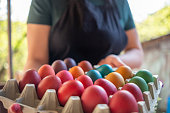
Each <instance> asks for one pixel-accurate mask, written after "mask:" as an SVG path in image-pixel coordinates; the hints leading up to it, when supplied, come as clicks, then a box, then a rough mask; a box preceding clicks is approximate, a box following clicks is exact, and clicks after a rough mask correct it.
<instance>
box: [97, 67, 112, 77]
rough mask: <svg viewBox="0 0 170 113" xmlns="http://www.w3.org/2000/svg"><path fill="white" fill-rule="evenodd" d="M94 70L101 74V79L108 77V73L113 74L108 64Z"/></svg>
mask: <svg viewBox="0 0 170 113" xmlns="http://www.w3.org/2000/svg"><path fill="white" fill-rule="evenodd" d="M96 70H97V71H99V72H100V73H101V75H102V77H103V78H104V76H105V75H108V74H109V73H111V72H113V69H112V66H111V65H109V64H103V65H101V66H100V67H98V68H97V69H96Z"/></svg>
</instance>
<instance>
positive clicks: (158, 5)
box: [0, 0, 170, 113]
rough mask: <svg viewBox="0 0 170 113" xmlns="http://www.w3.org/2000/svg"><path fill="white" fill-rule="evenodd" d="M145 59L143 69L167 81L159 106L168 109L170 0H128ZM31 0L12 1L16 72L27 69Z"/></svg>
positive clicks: (0, 36) (2, 36) (4, 47)
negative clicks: (27, 24) (27, 34)
mask: <svg viewBox="0 0 170 113" xmlns="http://www.w3.org/2000/svg"><path fill="white" fill-rule="evenodd" d="M128 2H129V5H130V8H131V11H132V15H133V18H134V21H135V24H136V27H137V30H138V34H139V36H140V41H141V43H142V46H143V49H144V53H145V58H144V63H143V65H142V67H141V69H143V68H145V69H148V70H150V71H151V72H152V73H153V74H157V75H159V78H160V80H161V81H162V82H163V83H164V87H163V89H162V91H161V95H160V98H161V99H162V100H161V101H160V102H159V105H158V108H159V111H158V112H159V113H160V112H163V111H165V110H166V102H167V97H168V95H170V0H128ZM30 4H31V0H11V19H12V22H11V24H12V33H11V37H12V53H13V58H12V60H13V62H12V63H13V73H14V75H15V74H17V73H20V72H21V71H22V70H23V66H24V64H25V62H26V56H27V42H26V21H27V16H28V12H29V8H30ZM7 13H8V10H7V0H0V81H1V82H3V81H7V80H8V79H9V76H8V68H9V65H8V32H7V31H8V30H7V27H8V25H7V23H8V21H7V17H8V16H7Z"/></svg>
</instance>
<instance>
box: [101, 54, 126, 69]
mask: <svg viewBox="0 0 170 113" xmlns="http://www.w3.org/2000/svg"><path fill="white" fill-rule="evenodd" d="M103 64H109V65H111V66H112V67H120V66H124V65H125V63H123V61H122V60H121V59H120V58H119V56H117V55H113V54H111V55H108V56H107V57H106V58H105V59H102V60H101V61H100V62H99V63H98V65H103Z"/></svg>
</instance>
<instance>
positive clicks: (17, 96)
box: [0, 75, 162, 113]
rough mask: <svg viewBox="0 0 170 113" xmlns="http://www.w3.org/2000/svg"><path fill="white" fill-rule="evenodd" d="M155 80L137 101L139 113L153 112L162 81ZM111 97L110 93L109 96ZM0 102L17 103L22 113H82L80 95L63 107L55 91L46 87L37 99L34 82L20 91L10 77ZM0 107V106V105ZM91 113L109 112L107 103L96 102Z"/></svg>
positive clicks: (1, 91) (71, 98) (156, 78)
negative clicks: (141, 99) (44, 91)
mask: <svg viewBox="0 0 170 113" xmlns="http://www.w3.org/2000/svg"><path fill="white" fill-rule="evenodd" d="M154 77H155V81H154V82H151V83H148V87H149V91H145V92H143V97H144V101H139V102H138V108H139V113H153V112H154V111H155V106H156V104H157V99H158V95H159V94H160V91H161V88H162V82H160V81H159V79H158V75H154ZM111 97H112V95H111V96H110V97H109V100H110V98H111ZM0 102H2V103H3V107H4V108H5V109H8V108H9V107H10V106H11V105H12V104H13V103H19V104H20V105H21V108H22V110H23V113H84V112H83V108H82V105H81V100H80V97H78V96H71V97H70V98H69V100H68V101H67V103H66V104H65V106H64V107H62V106H60V105H59V102H58V99H57V96H56V91H55V90H53V89H48V90H47V91H46V93H45V94H44V96H43V98H42V99H41V100H39V99H38V97H37V93H36V89H35V86H34V84H27V85H26V86H25V88H24V90H23V91H22V92H21V93H20V92H19V88H18V84H17V81H16V80H15V79H10V80H8V81H7V82H6V84H5V86H4V87H3V89H1V90H0ZM0 108H1V107H0ZM93 113H110V110H109V106H108V105H107V104H98V105H97V106H96V107H95V109H94V111H93Z"/></svg>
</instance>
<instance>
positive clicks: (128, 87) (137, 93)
mask: <svg viewBox="0 0 170 113" xmlns="http://www.w3.org/2000/svg"><path fill="white" fill-rule="evenodd" d="M121 90H127V91H129V92H130V93H132V94H133V96H134V97H135V99H136V101H137V102H138V101H144V99H143V94H142V91H141V90H140V88H139V87H138V86H137V85H136V84H134V83H127V84H125V85H124V86H123V87H122V89H121Z"/></svg>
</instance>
